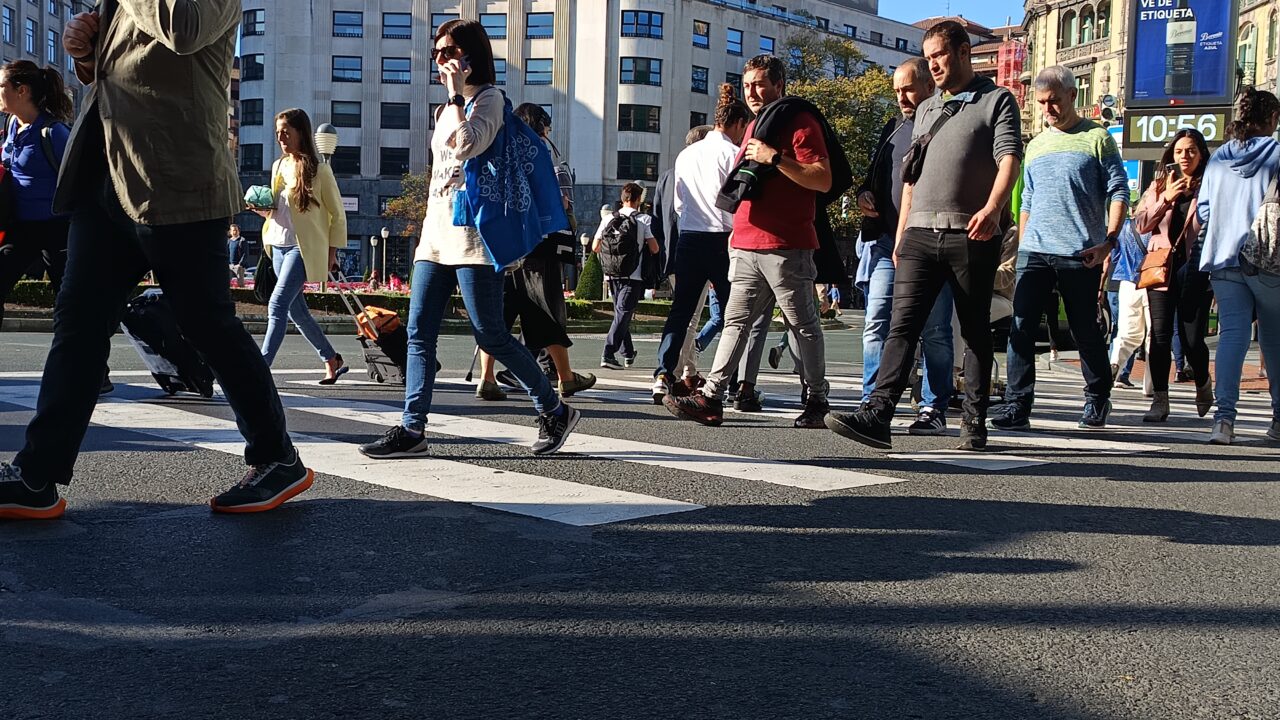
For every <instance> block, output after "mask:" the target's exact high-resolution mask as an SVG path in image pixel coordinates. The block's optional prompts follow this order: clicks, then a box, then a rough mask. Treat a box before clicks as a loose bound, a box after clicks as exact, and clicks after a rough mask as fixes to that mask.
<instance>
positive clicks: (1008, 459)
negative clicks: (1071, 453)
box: [889, 450, 1049, 472]
mask: <svg viewBox="0 0 1280 720" xmlns="http://www.w3.org/2000/svg"><path fill="white" fill-rule="evenodd" d="M889 457H891V458H893V459H894V460H916V461H920V460H923V461H925V462H935V463H942V464H944V465H958V466H960V467H966V468H972V469H974V470H986V471H988V472H999V471H1003V470H1016V469H1018V468H1024V467H1033V466H1035V465H1048V464H1049V461H1048V460H1037V459H1036V458H1029V457H1020V456H1018V455H986V454H982V453H974V452H967V451H964V450H926V451H924V452H915V453H893V454H891V455H889Z"/></svg>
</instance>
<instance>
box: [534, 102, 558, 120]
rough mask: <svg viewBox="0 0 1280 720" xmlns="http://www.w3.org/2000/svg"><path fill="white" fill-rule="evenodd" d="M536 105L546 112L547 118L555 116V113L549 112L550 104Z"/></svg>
mask: <svg viewBox="0 0 1280 720" xmlns="http://www.w3.org/2000/svg"><path fill="white" fill-rule="evenodd" d="M538 107H540V108H542V111H543V112H545V113H546V114H547V118H548V119H551V118H554V117H555V115H552V114H551V110H552V107H551V106H550V105H539V106H538Z"/></svg>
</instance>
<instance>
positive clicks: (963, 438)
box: [956, 419, 987, 450]
mask: <svg viewBox="0 0 1280 720" xmlns="http://www.w3.org/2000/svg"><path fill="white" fill-rule="evenodd" d="M956 449H957V450H986V449H987V426H986V425H983V424H982V421H981V420H967V419H966V420H961V421H960V444H959V445H957V446H956Z"/></svg>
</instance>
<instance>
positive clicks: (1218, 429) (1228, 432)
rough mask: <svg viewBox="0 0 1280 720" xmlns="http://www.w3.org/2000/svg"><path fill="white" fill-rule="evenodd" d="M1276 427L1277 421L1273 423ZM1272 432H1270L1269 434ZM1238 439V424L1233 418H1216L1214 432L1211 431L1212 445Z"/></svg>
mask: <svg viewBox="0 0 1280 720" xmlns="http://www.w3.org/2000/svg"><path fill="white" fill-rule="evenodd" d="M1271 427H1272V429H1275V423H1272V424H1271ZM1270 434H1271V433H1270V432H1268V433H1267V435H1270ZM1235 439H1236V424H1235V422H1234V421H1231V420H1215V421H1214V422H1213V432H1211V433H1209V444H1210V445H1230V444H1231V443H1232V442H1233V441H1235Z"/></svg>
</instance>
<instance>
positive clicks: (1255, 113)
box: [1226, 85, 1280, 142]
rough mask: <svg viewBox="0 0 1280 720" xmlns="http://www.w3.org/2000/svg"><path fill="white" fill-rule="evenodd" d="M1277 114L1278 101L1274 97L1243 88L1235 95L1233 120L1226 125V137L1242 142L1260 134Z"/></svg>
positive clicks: (1279, 109)
mask: <svg viewBox="0 0 1280 720" xmlns="http://www.w3.org/2000/svg"><path fill="white" fill-rule="evenodd" d="M1277 112H1280V100H1277V99H1276V96H1275V95H1272V94H1271V93H1269V92H1267V91H1266V90H1259V89H1257V88H1255V87H1253V86H1252V85H1249V86H1246V87H1243V88H1241V89H1240V92H1239V93H1238V94H1236V101H1235V119H1234V120H1232V121H1231V122H1230V123H1228V124H1227V132H1226V135H1227V137H1228V138H1231V139H1233V140H1236V141H1239V142H1244V141H1245V140H1248V139H1249V138H1251V137H1254V136H1256V135H1259V134H1261V131H1262V130H1263V129H1265V128H1266V127H1267V124H1268V123H1270V122H1271V119H1272V118H1273V117H1275V114H1276V113H1277Z"/></svg>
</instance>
